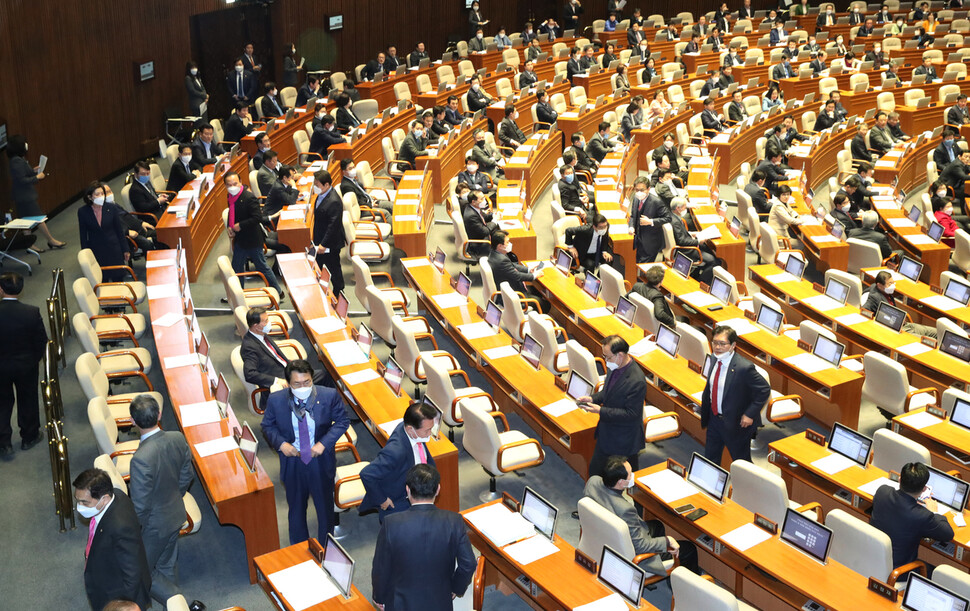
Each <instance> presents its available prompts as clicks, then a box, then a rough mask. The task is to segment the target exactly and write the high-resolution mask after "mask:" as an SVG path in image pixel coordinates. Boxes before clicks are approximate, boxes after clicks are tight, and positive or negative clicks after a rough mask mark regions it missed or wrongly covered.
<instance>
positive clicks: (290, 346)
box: [276, 339, 307, 360]
mask: <svg viewBox="0 0 970 611" xmlns="http://www.w3.org/2000/svg"><path fill="white" fill-rule="evenodd" d="M276 344H277V345H278V346H279V347H280V351H281V352H283V356H284V357H285V356H286V352H287V351H289V352H291V353H292V354H293V357H292V358H290V359H289V360H297V359H305V358H307V356H306V355H305V354H304V353H303V347H302V346H300V344H299V342H297V341H295V340H290V339H287V340H280V341H278V342H277V343H276Z"/></svg>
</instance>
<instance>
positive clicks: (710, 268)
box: [670, 199, 717, 285]
mask: <svg viewBox="0 0 970 611" xmlns="http://www.w3.org/2000/svg"><path fill="white" fill-rule="evenodd" d="M671 212H672V215H671V216H672V217H673V218H672V220H671V221H670V226H671V228H673V230H674V244H675V245H676V246H678V247H682V248H683V250H681V251H680V252H682V253H684V254H685V255H686V256H687V257H688V258H689V259H690V260H691V261H693V262H694V266H693V267H692V268H691V276H692V277H694V278H696V279H697V280H699V281H701V282H704V283H705V284H708V285H710V284H711V281H712V280H713V279H714V266H715V265H717V259H716V258H715V257H714V253H713V252H711V250H710V247H709V246H708V243H707V242H699V241H698V240H697V238H695V237H694V236H693V235H691V234H690V231H689V230H688V227H687V221H688V220H690V210H688V209H687V200H686V199H678V200H677V202H676V203H675V204H673V205H672V207H671ZM695 248H696V249H697V250H694V249H695Z"/></svg>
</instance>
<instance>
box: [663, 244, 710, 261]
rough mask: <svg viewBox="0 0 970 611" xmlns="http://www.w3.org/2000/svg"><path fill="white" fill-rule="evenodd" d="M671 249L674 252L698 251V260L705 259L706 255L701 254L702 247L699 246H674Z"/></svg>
mask: <svg viewBox="0 0 970 611" xmlns="http://www.w3.org/2000/svg"><path fill="white" fill-rule="evenodd" d="M670 250H671V251H673V252H677V251H679V250H694V251H697V260H698V261H702V260H703V259H704V256H703V255H702V254H701V249H700V247H699V246H674V247H673V248H671V249H670Z"/></svg>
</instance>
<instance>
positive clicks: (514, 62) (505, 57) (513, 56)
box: [502, 49, 521, 71]
mask: <svg viewBox="0 0 970 611" xmlns="http://www.w3.org/2000/svg"><path fill="white" fill-rule="evenodd" d="M502 61H503V62H504V63H505V65H506V66H509V67H510V68H512V69H513V70H515V71H518V69H519V64H520V61H521V60H520V59H519V51H518V50H517V49H505V50H503V51H502Z"/></svg>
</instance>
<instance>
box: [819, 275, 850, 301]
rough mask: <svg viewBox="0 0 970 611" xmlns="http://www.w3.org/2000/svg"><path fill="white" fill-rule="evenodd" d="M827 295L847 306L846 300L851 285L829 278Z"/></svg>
mask: <svg viewBox="0 0 970 611" xmlns="http://www.w3.org/2000/svg"><path fill="white" fill-rule="evenodd" d="M825 295H826V296H827V297H831V298H832V299H834V300H836V301H838V302H839V303H841V304H842V305H845V300H846V299H848V297H849V285H848V284H846V283H844V282H841V281H839V280H836V279H835V278H829V279H828V281H827V282H826V283H825Z"/></svg>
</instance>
